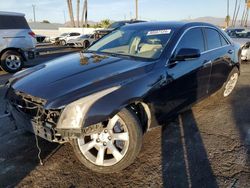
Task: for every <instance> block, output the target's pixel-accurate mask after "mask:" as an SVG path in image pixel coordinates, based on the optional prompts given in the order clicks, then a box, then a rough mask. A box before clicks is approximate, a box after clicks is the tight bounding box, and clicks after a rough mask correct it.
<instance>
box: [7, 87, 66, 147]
mask: <svg viewBox="0 0 250 188" xmlns="http://www.w3.org/2000/svg"><path fill="white" fill-rule="evenodd" d="M45 103H46V100H44V99H40V98H37V97H34V96H31V95H28V94H25V93H22V92H19V91H15V90H14V89H13V88H11V87H10V88H9V89H8V91H7V93H6V108H7V112H9V113H10V114H11V116H12V118H13V119H14V121H15V124H16V126H17V128H19V129H25V130H27V131H30V132H33V133H34V134H36V135H38V136H39V137H42V138H44V139H46V140H48V141H50V142H63V141H64V140H63V138H62V137H61V136H60V135H57V131H56V124H57V122H58V119H59V117H60V110H45V109H44V105H45Z"/></svg>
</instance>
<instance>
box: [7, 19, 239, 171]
mask: <svg viewBox="0 0 250 188" xmlns="http://www.w3.org/2000/svg"><path fill="white" fill-rule="evenodd" d="M239 51H240V47H239V46H237V45H235V44H234V43H233V42H232V41H231V39H230V38H229V37H228V36H227V35H226V34H224V33H223V32H222V31H221V30H220V29H218V28H217V27H215V26H213V25H210V24H206V23H183V22H147V23H138V24H132V25H127V26H123V27H121V28H119V29H117V30H115V31H113V32H111V33H110V34H108V35H107V36H105V37H104V38H102V39H101V40H99V41H98V42H96V43H94V44H92V46H91V47H90V48H89V49H88V50H86V51H84V52H78V53H75V54H71V55H67V56H63V57H61V58H58V59H55V60H52V61H50V62H47V63H45V64H41V65H38V66H36V67H33V68H30V69H26V70H24V71H22V72H20V73H17V74H16V75H14V76H13V78H11V79H10V80H9V81H8V83H7V84H6V87H8V90H7V92H6V97H5V98H6V104H7V105H6V106H7V111H8V112H9V113H10V114H11V115H12V117H13V118H14V120H15V121H16V124H17V125H18V127H22V128H26V129H27V130H31V131H32V132H34V133H35V134H36V135H38V136H40V137H42V138H44V139H46V140H48V141H51V142H57V143H65V142H69V143H71V144H72V146H73V149H74V151H75V153H76V155H77V157H78V158H79V160H80V161H81V162H82V163H83V164H84V165H85V166H86V167H88V168H90V169H92V170H93V171H97V172H100V173H112V172H116V171H119V170H121V169H124V168H126V167H127V166H128V165H130V164H131V163H132V162H133V161H134V159H135V158H136V156H137V154H138V153H139V151H140V148H141V145H142V136H143V134H144V133H146V132H147V131H148V130H150V129H152V128H153V127H156V126H159V125H164V124H165V122H166V121H167V120H169V119H170V118H171V117H174V116H176V115H177V114H178V113H180V112H181V111H183V109H186V108H188V107H190V106H191V105H192V104H194V103H196V102H197V101H199V100H202V99H204V98H206V97H207V96H209V95H211V94H213V93H215V92H216V93H217V94H218V95H221V97H227V96H229V95H230V94H231V92H232V91H233V89H234V87H235V85H236V83H237V80H238V76H239V73H240V58H239V54H240V52H239Z"/></svg>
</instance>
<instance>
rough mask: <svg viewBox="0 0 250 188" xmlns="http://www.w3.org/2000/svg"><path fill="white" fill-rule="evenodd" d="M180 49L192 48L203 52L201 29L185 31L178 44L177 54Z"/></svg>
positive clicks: (203, 44)
mask: <svg viewBox="0 0 250 188" xmlns="http://www.w3.org/2000/svg"><path fill="white" fill-rule="evenodd" d="M181 48H194V49H199V50H200V51H201V52H204V51H205V43H204V38H203V33H202V30H201V28H194V29H190V30H189V31H187V33H186V34H185V35H184V36H183V37H182V39H181V41H180V43H179V44H178V46H177V49H176V52H177V53H178V51H179V50H180V49H181Z"/></svg>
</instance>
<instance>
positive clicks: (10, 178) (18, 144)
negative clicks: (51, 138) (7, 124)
mask: <svg viewBox="0 0 250 188" xmlns="http://www.w3.org/2000/svg"><path fill="white" fill-rule="evenodd" d="M38 140H39V147H40V148H41V150H42V152H41V159H42V161H43V163H44V164H45V165H46V161H48V160H49V158H50V156H52V155H53V154H54V153H55V152H56V151H57V149H58V148H59V146H58V144H55V143H49V142H47V141H45V140H43V139H38ZM0 141H1V143H2V144H1V145H0V151H3V152H0V187H16V186H17V185H18V184H19V183H20V182H21V181H22V180H23V179H24V178H25V177H27V176H28V175H29V174H30V172H31V171H32V170H34V169H35V168H37V166H39V164H40V161H39V159H38V148H37V147H36V142H35V137H34V135H33V134H31V133H27V132H24V131H22V130H13V132H11V133H9V134H7V135H6V136H2V137H0Z"/></svg>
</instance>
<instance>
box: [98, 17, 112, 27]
mask: <svg viewBox="0 0 250 188" xmlns="http://www.w3.org/2000/svg"><path fill="white" fill-rule="evenodd" d="M110 24H111V21H110V20H109V19H105V20H102V21H101V22H100V25H101V27H102V28H107V27H108V26H110Z"/></svg>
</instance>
